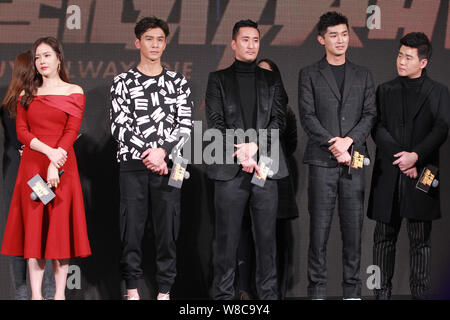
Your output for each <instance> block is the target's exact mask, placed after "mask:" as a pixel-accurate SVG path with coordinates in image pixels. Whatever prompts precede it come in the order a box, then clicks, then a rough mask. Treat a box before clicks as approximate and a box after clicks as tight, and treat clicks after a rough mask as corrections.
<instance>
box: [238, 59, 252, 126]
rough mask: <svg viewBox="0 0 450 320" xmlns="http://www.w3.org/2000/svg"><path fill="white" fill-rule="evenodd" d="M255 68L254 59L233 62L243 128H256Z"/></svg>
mask: <svg viewBox="0 0 450 320" xmlns="http://www.w3.org/2000/svg"><path fill="white" fill-rule="evenodd" d="M256 68H257V66H256V61H253V62H250V63H248V62H243V61H239V60H235V62H234V70H235V73H236V80H237V84H238V86H239V96H240V100H241V108H242V115H243V117H244V126H245V128H244V129H245V130H247V129H249V128H255V129H256V110H257V109H256Z"/></svg>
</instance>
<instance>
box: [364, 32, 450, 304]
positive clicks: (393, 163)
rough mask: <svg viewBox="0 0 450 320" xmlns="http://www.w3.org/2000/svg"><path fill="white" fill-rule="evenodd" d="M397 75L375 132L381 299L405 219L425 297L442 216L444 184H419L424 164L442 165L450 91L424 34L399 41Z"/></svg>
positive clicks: (419, 291)
mask: <svg viewBox="0 0 450 320" xmlns="http://www.w3.org/2000/svg"><path fill="white" fill-rule="evenodd" d="M400 44H401V46H400V49H399V52H398V56H397V73H398V75H399V76H398V77H397V78H395V79H394V80H392V81H389V82H386V83H383V84H382V85H380V86H379V87H378V91H377V105H378V121H377V124H376V126H375V127H374V129H373V132H372V137H373V139H374V141H375V143H376V145H377V153H376V160H375V166H374V170H373V175H372V191H371V194H370V201H369V209H368V216H369V218H370V219H373V220H376V221H377V224H376V227H375V233H374V247H373V257H374V264H375V265H377V266H379V267H380V269H381V288H380V289H376V290H375V294H376V297H377V298H378V299H389V298H390V296H391V289H392V284H391V280H392V276H393V274H394V265H395V246H396V242H397V237H398V233H399V231H400V225H401V221H402V218H406V219H407V230H408V236H409V240H410V288H411V293H412V295H413V297H414V298H425V297H427V294H428V293H429V290H430V287H431V284H430V280H431V279H430V236H431V221H432V220H434V219H438V218H439V217H440V215H441V213H440V205H439V187H438V188H431V189H430V190H429V192H428V193H426V192H424V191H422V190H419V189H417V188H416V184H417V178H418V177H420V175H421V172H422V170H423V169H424V168H425V167H429V166H434V167H437V168H439V148H440V146H441V145H442V144H443V143H444V141H445V140H446V139H447V132H448V112H449V108H450V105H449V93H448V89H447V87H446V86H444V85H442V84H440V83H438V82H436V81H433V80H431V79H430V78H429V77H428V76H427V74H426V71H425V67H426V66H427V64H428V62H429V59H430V57H431V44H430V41H429V40H428V38H427V36H426V35H425V34H423V33H417V32H414V33H409V34H407V35H406V36H404V37H403V38H402V39H401V40H400Z"/></svg>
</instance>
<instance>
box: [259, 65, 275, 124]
mask: <svg viewBox="0 0 450 320" xmlns="http://www.w3.org/2000/svg"><path fill="white" fill-rule="evenodd" d="M272 99H273V90H269V85H268V83H267V79H266V77H265V75H264V71H263V70H262V69H261V68H259V67H258V68H256V105H257V108H256V129H261V128H265V127H266V123H265V121H266V119H267V114H268V113H269V106H270V102H271V101H272Z"/></svg>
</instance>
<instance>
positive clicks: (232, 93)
mask: <svg viewBox="0 0 450 320" xmlns="http://www.w3.org/2000/svg"><path fill="white" fill-rule="evenodd" d="M223 87H224V88H225V91H226V103H225V108H228V110H227V111H228V112H225V114H231V115H234V116H233V119H232V121H233V127H234V129H238V128H244V116H243V114H242V107H241V98H240V92H239V86H238V82H237V79H236V73H235V71H234V66H233V65H232V66H231V67H229V68H228V69H226V70H225V71H224V86H223ZM224 111H225V110H224Z"/></svg>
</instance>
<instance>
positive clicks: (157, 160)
mask: <svg viewBox="0 0 450 320" xmlns="http://www.w3.org/2000/svg"><path fill="white" fill-rule="evenodd" d="M135 34H136V40H135V45H136V47H137V48H138V49H139V50H140V56H141V59H140V62H139V64H138V65H137V66H136V67H134V68H132V69H130V70H129V71H128V72H125V73H122V74H120V75H118V76H116V77H115V78H114V82H113V85H112V87H111V92H110V94H111V101H110V118H111V132H112V135H113V137H114V138H115V139H116V141H117V142H118V152H117V161H118V162H119V164H120V228H121V239H122V258H121V261H120V265H121V273H122V278H123V279H124V280H125V283H126V288H127V295H126V296H127V298H128V299H131V300H136V299H139V293H138V290H137V287H138V279H139V278H142V276H143V272H142V268H141V257H142V248H141V241H142V237H143V234H144V227H145V222H146V220H147V215H148V211H149V204H151V208H150V209H151V210H150V211H151V214H152V220H153V226H154V233H155V241H156V248H157V251H156V266H157V271H156V272H157V273H156V280H157V283H158V290H159V294H158V297H157V298H158V300H168V299H169V298H170V295H169V292H170V289H171V287H172V285H173V283H174V280H175V276H176V246H175V239H176V238H177V234H178V228H179V219H180V217H179V212H180V190H179V189H177V188H173V187H171V186H169V185H168V180H169V176H168V173H169V170H168V167H169V163H168V162H169V161H170V159H171V158H172V156H175V155H177V154H179V152H180V150H181V148H182V146H183V144H184V143H185V142H186V141H187V139H188V138H189V136H190V132H191V126H192V121H191V113H192V112H191V111H192V102H191V97H190V96H191V91H190V88H189V86H188V83H187V81H186V79H185V77H184V76H183V75H182V74H180V73H177V72H172V71H168V70H166V69H165V68H164V67H163V66H162V65H161V56H162V53H163V52H164V49H165V48H166V43H167V42H166V40H167V36H168V35H169V28H168V25H167V23H166V22H165V21H163V20H160V19H158V18H156V17H147V18H143V19H142V20H140V21H139V22H138V23H137V24H136V27H135Z"/></svg>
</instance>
